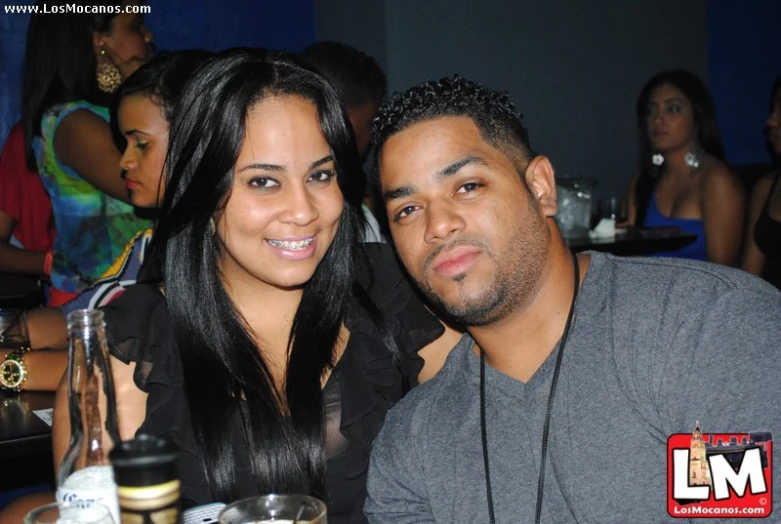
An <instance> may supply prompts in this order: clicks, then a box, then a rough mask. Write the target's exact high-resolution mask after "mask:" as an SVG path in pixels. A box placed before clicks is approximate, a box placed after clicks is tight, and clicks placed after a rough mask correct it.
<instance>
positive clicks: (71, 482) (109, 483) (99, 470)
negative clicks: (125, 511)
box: [57, 466, 121, 523]
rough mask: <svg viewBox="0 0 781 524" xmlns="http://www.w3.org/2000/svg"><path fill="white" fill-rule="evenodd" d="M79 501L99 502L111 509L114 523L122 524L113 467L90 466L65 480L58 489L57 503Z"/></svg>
mask: <svg viewBox="0 0 781 524" xmlns="http://www.w3.org/2000/svg"><path fill="white" fill-rule="evenodd" d="M77 501H85V502H99V503H101V504H103V505H105V506H106V507H107V508H108V509H109V511H110V512H111V517H112V518H113V519H114V522H117V523H119V522H121V520H120V518H119V504H118V502H117V486H116V484H114V474H113V472H112V470H111V466H89V467H86V468H84V469H79V470H76V471H75V472H73V474H72V475H71V476H69V477H68V478H67V479H65V482H63V484H62V486H59V487H58V488H57V502H59V503H68V502H77Z"/></svg>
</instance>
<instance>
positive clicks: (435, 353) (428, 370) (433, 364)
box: [418, 324, 463, 384]
mask: <svg viewBox="0 0 781 524" xmlns="http://www.w3.org/2000/svg"><path fill="white" fill-rule="evenodd" d="M444 326H445V332H444V333H443V334H442V336H441V337H439V338H438V339H436V340H435V341H434V342H432V343H431V344H429V345H428V346H426V347H424V348H422V349H421V350H420V351H418V355H420V357H421V358H422V359H423V362H424V363H423V369H421V370H420V373H419V374H418V382H419V383H420V384H422V383H424V382H425V381H427V380H429V379H430V378H431V377H433V376H434V375H436V374H437V372H439V370H440V369H442V366H443V365H445V360H447V357H448V355H450V351H451V350H452V349H453V347H454V346H455V345H456V344H458V341H459V340H461V337H462V336H463V333H461V332H460V331H457V330H455V329H453V328H451V327H449V326H448V325H447V324H444Z"/></svg>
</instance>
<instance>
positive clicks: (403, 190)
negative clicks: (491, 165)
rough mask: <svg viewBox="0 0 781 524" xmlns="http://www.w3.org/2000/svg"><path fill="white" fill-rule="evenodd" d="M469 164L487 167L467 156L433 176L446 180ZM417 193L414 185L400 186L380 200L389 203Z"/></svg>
mask: <svg viewBox="0 0 781 524" xmlns="http://www.w3.org/2000/svg"><path fill="white" fill-rule="evenodd" d="M469 164H481V165H484V166H485V165H487V164H486V162H485V160H483V159H482V158H480V157H479V156H475V155H469V156H465V157H464V158H461V159H459V160H456V161H455V162H453V163H452V164H450V165H448V166H445V167H443V168H442V169H440V170H439V171H437V172H436V174H435V175H434V176H435V177H436V178H437V179H439V180H441V179H443V178H447V177H449V176H452V175H455V174H456V173H458V171H459V170H461V168H463V167H464V166H467V165H469ZM417 191H418V189H417V187H415V186H414V185H406V186H401V187H397V188H396V189H391V190H388V191H385V192H384V193H383V194H382V199H383V201H385V202H389V201H390V200H393V199H394V198H404V197H408V196H412V195H414V194H415V193H417Z"/></svg>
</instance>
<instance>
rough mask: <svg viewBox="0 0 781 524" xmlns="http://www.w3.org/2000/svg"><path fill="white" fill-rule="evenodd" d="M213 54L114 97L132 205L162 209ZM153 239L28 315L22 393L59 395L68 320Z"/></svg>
mask: <svg viewBox="0 0 781 524" xmlns="http://www.w3.org/2000/svg"><path fill="white" fill-rule="evenodd" d="M210 54H211V53H208V52H206V51H195V50H193V51H176V52H170V53H166V54H162V55H159V56H157V57H155V58H153V59H152V60H151V61H149V62H147V63H146V64H145V65H143V66H142V67H141V68H140V69H139V70H138V71H136V72H135V73H133V74H132V75H131V76H130V77H129V78H128V79H127V80H126V81H125V82H123V84H122V86H121V87H120V88H119V90H118V91H117V92H116V93H115V103H114V104H113V105H112V111H111V113H112V119H111V120H112V127H115V128H117V129H115V134H117V135H119V136H121V137H123V138H122V142H124V143H122V144H120V145H121V148H122V149H123V150H124V154H123V155H122V160H121V162H122V167H123V168H124V169H125V170H126V171H127V175H126V177H125V178H126V181H127V183H128V185H129V188H130V199H131V201H132V203H133V205H134V206H136V207H139V208H145V209H154V208H158V207H159V206H160V205H161V203H162V198H163V196H164V194H165V184H164V183H163V182H164V177H163V170H164V164H165V155H166V151H167V148H168V128H169V122H170V120H171V118H172V114H173V110H174V106H175V104H176V101H177V100H178V98H179V95H180V94H181V92H182V89H183V88H184V85H185V84H186V82H187V80H188V79H189V78H190V76H191V75H192V73H193V72H194V71H195V70H196V69H197V68H198V67H199V66H200V65H201V64H202V63H204V61H205V60H206V59H207V58H208V57H209V56H210ZM151 237H152V230H151V229H146V230H143V231H140V232H139V233H138V235H136V237H134V239H133V240H132V241H131V242H130V243H129V244H128V246H127V247H126V248H125V251H124V252H123V255H122V257H121V258H120V259H118V260H117V261H116V262H115V263H114V264H112V268H111V270H110V271H109V272H107V273H106V275H104V276H103V277H102V278H101V279H100V280H99V283H97V284H96V285H95V286H93V287H92V288H89V289H87V290H85V291H84V292H82V293H81V294H79V295H78V296H77V297H76V298H75V299H73V300H71V301H70V302H68V303H66V304H65V305H63V306H62V307H60V308H40V309H35V310H32V311H29V312H28V313H27V324H28V328H27V330H28V333H29V335H30V345H31V347H32V349H33V350H34V351H30V352H27V353H26V354H25V357H24V364H25V368H26V369H25V373H26V376H27V377H26V378H27V380H26V382H25V383H24V384H23V385H22V388H21V389H22V390H24V391H29V390H33V391H41V390H44V391H54V390H56V389H57V385H58V384H59V382H60V379H61V378H62V377H63V373H64V371H65V369H66V366H67V362H68V354H67V351H63V350H62V349H64V348H66V347H67V338H68V331H67V326H66V323H65V315H67V313H69V312H70V311H73V310H75V309H79V308H93V307H99V306H103V305H105V304H107V303H109V302H111V301H112V300H114V299H116V298H117V297H119V296H120V295H121V294H122V292H124V290H125V289H126V288H127V287H129V286H131V285H132V284H134V283H135V282H136V279H137V278H138V274H139V270H140V269H141V266H142V264H143V262H144V258H145V252H146V248H147V247H148V245H149V243H150V241H151ZM41 348H48V349H41ZM58 349H59V350H58ZM9 353H11V351H10V350H0V363H2V362H3V361H4V360H6V358H7V357H8V354H9ZM0 389H2V384H0ZM30 500H31V501H32V502H30V504H33V505H40V503H42V502H43V501H42V500H41V498H40V496H35V497H34V498H32V499H30ZM46 500H47V501H48V499H46ZM27 502H28V501H27V500H22V501H19V502H18V503H16V504H15V505H14V506H13V507H11V508H10V509H9V510H8V513H5V514H1V515H0V522H18V519H16V518H15V515H17V514H20V513H22V514H23V513H24V509H19V508H26V507H27V505H28V504H27Z"/></svg>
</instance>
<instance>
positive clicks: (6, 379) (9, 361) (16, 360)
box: [0, 347, 30, 392]
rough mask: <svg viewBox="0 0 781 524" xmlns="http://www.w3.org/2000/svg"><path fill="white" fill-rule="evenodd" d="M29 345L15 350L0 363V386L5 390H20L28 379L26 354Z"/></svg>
mask: <svg viewBox="0 0 781 524" xmlns="http://www.w3.org/2000/svg"><path fill="white" fill-rule="evenodd" d="M28 351H30V348H29V347H24V348H19V349H15V350H13V351H12V352H11V353H9V354H8V356H7V357H6V358H5V361H4V362H3V363H2V364H0V387H2V388H3V389H4V390H9V391H16V392H19V391H20V390H21V388H22V384H24V381H25V380H27V366H25V365H24V355H25V353H27V352H28Z"/></svg>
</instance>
